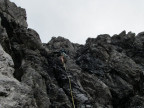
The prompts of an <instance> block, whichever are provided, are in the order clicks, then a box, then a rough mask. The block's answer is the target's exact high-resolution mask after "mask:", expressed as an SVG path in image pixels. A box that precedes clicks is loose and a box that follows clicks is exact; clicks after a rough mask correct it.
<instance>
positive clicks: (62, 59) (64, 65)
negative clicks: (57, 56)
mask: <svg viewBox="0 0 144 108" xmlns="http://www.w3.org/2000/svg"><path fill="white" fill-rule="evenodd" d="M61 61H62V63H63V67H64V69H65V71H66V73H67V68H66V64H65V62H64V58H63V56H61ZM67 77H68V80H69V88H70V94H71V98H72V104H73V108H75V102H74V97H73V93H72V86H71V79H70V77H69V76H68V75H67Z"/></svg>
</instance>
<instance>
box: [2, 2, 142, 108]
mask: <svg viewBox="0 0 144 108" xmlns="http://www.w3.org/2000/svg"><path fill="white" fill-rule="evenodd" d="M0 23H1V24H0V108H73V105H72V100H71V94H70V87H69V79H68V77H69V78H70V79H71V86H72V92H73V97H74V103H75V107H76V108H144V95H143V94H144V93H143V92H144V32H141V33H139V34H138V35H135V34H134V33H132V32H129V33H126V32H125V31H123V32H121V33H120V34H118V35H114V36H112V37H110V36H109V35H108V34H103V35H99V36H98V37H97V38H88V39H87V41H86V44H85V45H79V44H75V43H72V42H70V41H69V40H68V39H65V38H63V37H57V38H56V37H53V38H52V39H51V40H50V41H49V42H48V43H46V44H44V43H42V42H41V40H40V38H39V35H38V33H37V32H36V31H34V30H33V29H30V28H28V26H27V22H26V12H25V10H24V9H22V8H20V7H17V6H16V5H15V4H14V3H12V2H10V1H9V0H0ZM61 49H65V51H66V53H67V55H68V56H69V57H67V62H66V67H67V71H65V69H64V67H63V64H62V63H61V60H60V57H59V56H57V54H55V53H54V52H58V51H59V50H61Z"/></svg>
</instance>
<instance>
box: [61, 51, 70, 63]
mask: <svg viewBox="0 0 144 108" xmlns="http://www.w3.org/2000/svg"><path fill="white" fill-rule="evenodd" d="M67 57H69V56H68V55H67V54H66V51H65V50H64V49H61V50H60V58H61V61H62V63H66V61H67Z"/></svg>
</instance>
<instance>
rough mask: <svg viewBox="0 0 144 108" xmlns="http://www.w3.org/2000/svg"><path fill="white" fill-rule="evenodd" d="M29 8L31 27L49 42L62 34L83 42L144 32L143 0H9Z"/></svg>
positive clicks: (77, 41)
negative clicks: (101, 37)
mask: <svg viewBox="0 0 144 108" xmlns="http://www.w3.org/2000/svg"><path fill="white" fill-rule="evenodd" d="M10 1H13V2H15V3H16V4H17V5H18V6H20V7H22V8H25V9H26V11H27V18H28V19H27V20H28V25H29V28H33V29H35V30H36V31H37V32H38V33H39V35H40V38H41V40H42V42H45V43H47V42H48V41H49V40H50V39H51V37H52V36H56V37H57V36H63V37H65V38H68V39H69V40H70V41H72V42H76V43H81V44H84V43H85V41H86V39H87V38H88V37H96V36H97V35H99V34H105V33H106V34H110V35H113V34H119V33H120V32H121V31H123V30H126V31H127V32H128V31H132V32H135V33H139V32H141V31H144V0H10Z"/></svg>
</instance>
